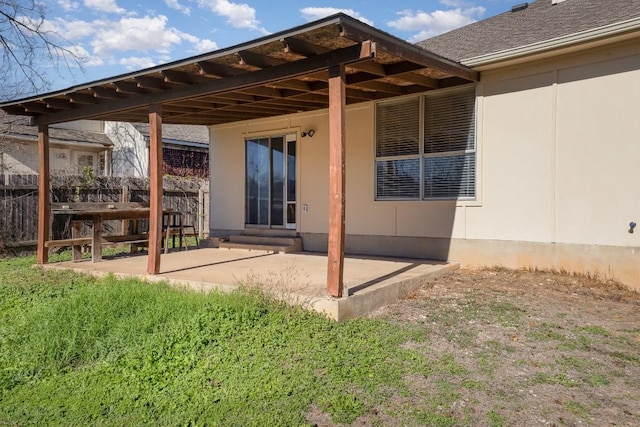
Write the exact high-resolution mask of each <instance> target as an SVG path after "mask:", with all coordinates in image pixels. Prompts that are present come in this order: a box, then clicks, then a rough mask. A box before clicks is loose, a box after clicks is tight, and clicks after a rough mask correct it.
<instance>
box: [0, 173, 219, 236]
mask: <svg viewBox="0 0 640 427" xmlns="http://www.w3.org/2000/svg"><path fill="white" fill-rule="evenodd" d="M163 187H164V193H163V205H164V208H165V209H174V210H177V211H179V212H181V213H182V221H183V223H184V224H193V225H194V226H195V229H196V232H197V233H198V234H199V235H200V237H203V236H204V235H206V234H208V231H209V230H208V224H209V219H208V218H209V191H208V187H209V186H208V182H207V181H206V180H202V179H189V178H179V177H165V178H164V183H163ZM51 201H52V202H61V203H64V202H149V180H148V179H137V178H118V177H86V176H52V177H51ZM119 227H120V221H112V222H107V223H105V231H106V232H110V231H113V232H117V231H119V229H120V228H119ZM51 234H52V237H53V238H56V239H64V238H69V237H70V235H71V231H70V225H69V224H68V220H65V219H64V218H57V217H56V218H55V219H54V220H53V222H52V226H51ZM37 237H38V176H37V175H2V174H0V249H1V248H2V247H5V248H10V247H22V246H32V245H34V244H35V242H36V240H37Z"/></svg>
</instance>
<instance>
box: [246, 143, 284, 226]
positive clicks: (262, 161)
mask: <svg viewBox="0 0 640 427" xmlns="http://www.w3.org/2000/svg"><path fill="white" fill-rule="evenodd" d="M245 144H246V147H245V149H246V151H245V159H246V162H245V171H246V201H245V223H246V224H247V225H248V226H255V227H270V228H293V229H295V227H296V139H295V135H285V136H276V137H267V138H251V139H247V140H246V142H245Z"/></svg>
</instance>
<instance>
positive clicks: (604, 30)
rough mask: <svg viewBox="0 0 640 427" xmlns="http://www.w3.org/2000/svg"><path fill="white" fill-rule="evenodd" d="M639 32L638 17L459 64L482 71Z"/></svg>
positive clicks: (467, 59) (639, 23)
mask: <svg viewBox="0 0 640 427" xmlns="http://www.w3.org/2000/svg"><path fill="white" fill-rule="evenodd" d="M639 30H640V17H635V18H632V19H628V20H626V21H621V22H617V23H614V24H609V25H605V26H602V27H598V28H592V29H589V30H585V31H580V32H577V33H573V34H568V35H565V36H561V37H556V38H553V39H549V40H543V41H540V42H536V43H531V44H528V45H524V46H518V47H516V48H512V49H505V50H501V51H498V52H492V53H489V54H485V55H479V56H474V57H471V58H466V59H463V60H461V61H460V63H461V64H463V65H466V66H467V67H471V68H473V69H476V70H484V69H488V68H490V67H491V66H492V65H497V64H501V63H504V62H507V61H511V60H515V59H519V58H524V57H529V56H532V55H535V54H540V53H545V52H549V51H555V50H558V49H563V48H569V47H572V46H576V45H580V44H584V43H588V42H593V41H597V40H603V39H607V38H612V37H623V36H625V35H630V34H631V33H634V32H637V31H639Z"/></svg>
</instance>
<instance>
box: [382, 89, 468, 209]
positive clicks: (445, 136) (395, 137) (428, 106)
mask: <svg viewBox="0 0 640 427" xmlns="http://www.w3.org/2000/svg"><path fill="white" fill-rule="evenodd" d="M475 127H476V123H475V88H474V87H464V88H461V89H454V90H445V91H439V92H432V93H429V94H426V95H423V96H416V97H412V98H405V99H402V100H400V101H392V102H381V103H378V104H377V105H376V199H377V200H386V199H425V200H429V199H474V198H475V196H476V132H475Z"/></svg>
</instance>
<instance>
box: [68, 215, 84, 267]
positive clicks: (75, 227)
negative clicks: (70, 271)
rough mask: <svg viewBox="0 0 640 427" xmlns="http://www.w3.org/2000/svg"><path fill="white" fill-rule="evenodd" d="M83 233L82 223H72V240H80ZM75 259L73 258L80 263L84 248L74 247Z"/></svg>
mask: <svg viewBox="0 0 640 427" xmlns="http://www.w3.org/2000/svg"><path fill="white" fill-rule="evenodd" d="M81 231H82V221H71V238H72V239H78V238H80V236H81V234H82V233H81ZM72 251H73V257H72V258H71V259H72V260H73V261H80V260H81V259H82V246H80V245H73V246H72Z"/></svg>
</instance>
